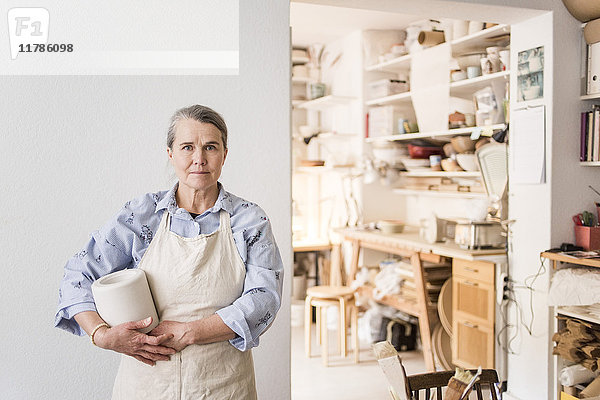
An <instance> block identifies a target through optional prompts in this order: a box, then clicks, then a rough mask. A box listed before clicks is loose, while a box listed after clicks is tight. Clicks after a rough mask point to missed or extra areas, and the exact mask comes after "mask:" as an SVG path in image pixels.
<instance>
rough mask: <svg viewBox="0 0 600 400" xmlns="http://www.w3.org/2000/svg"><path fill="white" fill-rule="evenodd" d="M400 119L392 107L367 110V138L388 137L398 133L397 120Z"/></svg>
mask: <svg viewBox="0 0 600 400" xmlns="http://www.w3.org/2000/svg"><path fill="white" fill-rule="evenodd" d="M399 118H402V116H401V115H400V113H399V112H398V110H397V109H396V108H395V107H394V106H381V107H372V108H370V109H369V137H378V136H388V135H395V134H397V133H398V119H399Z"/></svg>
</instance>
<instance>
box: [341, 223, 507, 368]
mask: <svg viewBox="0 0 600 400" xmlns="http://www.w3.org/2000/svg"><path fill="white" fill-rule="evenodd" d="M337 233H339V234H340V235H341V236H342V237H343V238H344V240H347V241H350V242H352V260H351V262H350V271H349V280H350V281H353V280H354V278H355V276H356V273H357V271H358V260H359V256H360V250H361V249H372V250H377V251H381V252H384V253H389V254H395V255H399V256H402V257H408V258H410V260H411V264H412V266H413V271H414V277H415V284H416V289H417V301H416V302H411V301H404V300H401V299H393V298H389V299H387V301H384V303H385V304H388V305H391V306H392V307H394V308H396V309H398V310H400V311H403V312H405V313H407V314H410V315H413V316H415V317H417V318H419V330H420V332H421V341H422V344H423V357H424V358H425V365H426V366H427V369H428V370H430V371H435V369H436V368H435V357H434V354H433V347H432V343H431V332H432V329H433V326H434V324H435V322H436V321H437V320H438V315H437V309H435V308H434V307H431V302H430V301H429V298H428V297H429V296H428V292H427V289H426V284H427V283H426V282H425V280H424V278H423V276H424V273H423V266H422V265H421V261H431V262H435V263H439V262H440V261H441V259H442V257H449V258H460V259H464V260H471V261H472V260H488V261H490V260H491V261H493V262H502V261H503V260H504V259H505V258H506V250H504V249H487V250H465V249H461V248H460V247H459V246H458V245H456V244H454V243H434V244H431V243H427V242H426V241H424V240H423V239H421V238H419V235H418V233H417V232H415V231H411V230H407V231H406V233H398V234H384V233H381V232H379V231H377V230H366V229H357V228H345V229H340V230H337ZM362 291H363V292H366V294H369V293H370V290H369V288H364V289H363V290H362ZM386 297H387V296H386ZM384 300H386V298H385V297H384Z"/></svg>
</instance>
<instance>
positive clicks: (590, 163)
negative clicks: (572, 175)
mask: <svg viewBox="0 0 600 400" xmlns="http://www.w3.org/2000/svg"><path fill="white" fill-rule="evenodd" d="M579 165H581V166H582V167H600V161H580V162H579Z"/></svg>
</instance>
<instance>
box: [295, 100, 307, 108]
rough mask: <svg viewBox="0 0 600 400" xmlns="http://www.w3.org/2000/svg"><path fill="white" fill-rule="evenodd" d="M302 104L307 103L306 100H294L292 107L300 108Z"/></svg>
mask: <svg viewBox="0 0 600 400" xmlns="http://www.w3.org/2000/svg"><path fill="white" fill-rule="evenodd" d="M302 103H306V100H292V107H298V106H299V105H300V104H302Z"/></svg>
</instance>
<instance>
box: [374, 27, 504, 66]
mask: <svg viewBox="0 0 600 400" xmlns="http://www.w3.org/2000/svg"><path fill="white" fill-rule="evenodd" d="M509 33H510V26H508V25H497V26H493V27H491V28H489V29H484V30H482V31H479V32H476V33H474V34H472V35H467V36H463V37H461V38H459V39H456V40H453V41H451V42H450V46H451V47H452V53H453V54H460V53H467V52H469V51H471V50H474V49H477V48H483V47H487V46H492V45H493V44H494V42H495V40H493V38H497V37H498V36H502V35H507V34H509ZM410 60H411V55H410V54H406V55H403V56H401V57H397V58H394V59H392V60H388V61H384V62H382V63H378V64H374V65H370V66H368V67H367V68H365V70H366V71H368V72H371V71H386V72H395V73H398V72H401V71H407V70H408V69H409V68H410Z"/></svg>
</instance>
